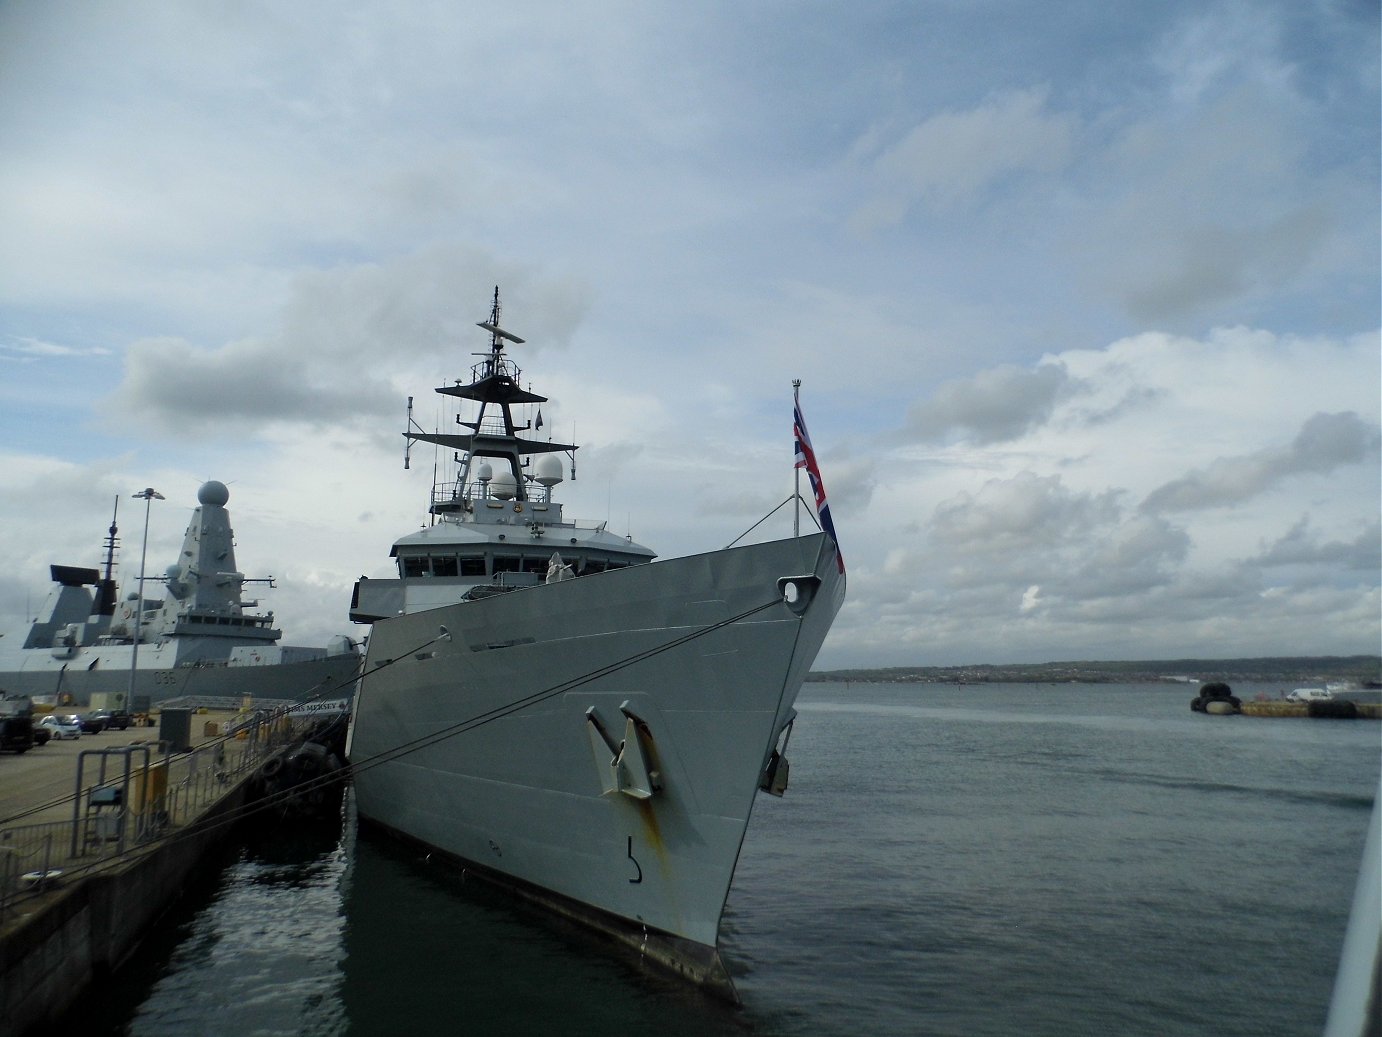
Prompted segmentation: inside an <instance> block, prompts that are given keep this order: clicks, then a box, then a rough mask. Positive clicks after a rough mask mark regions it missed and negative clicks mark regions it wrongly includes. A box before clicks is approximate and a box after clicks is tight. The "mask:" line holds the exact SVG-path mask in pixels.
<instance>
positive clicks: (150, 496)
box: [125, 486, 167, 710]
mask: <svg viewBox="0 0 1382 1037" xmlns="http://www.w3.org/2000/svg"><path fill="white" fill-rule="evenodd" d="M131 496H133V497H134V499H135V500H142V501H143V502H144V546H143V548H142V549H141V550H140V552H139V592H138V594H137V601H136V603H135V607H134V652H133V654H132V655H131V656H130V691H129V695H128V696H126V699H125V709H127V710H132V709H134V675H135V672H136V671H137V670H138V668H139V625H140V623H141V622H142V621H143V619H144V559H145V558H146V557H147V556H148V554H149V506H150V505H151V504H152V503H153V502H154V501H156V500H166V499H167V498H165V497H164V496H163V494H161V493H159V492H158V491H157V490H155V489H154V488H153V487H152V486H149V487H146V488H145V489H142V490H140V491H139V492H138V493H135V494H132V495H131Z"/></svg>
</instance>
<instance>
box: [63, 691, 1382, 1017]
mask: <svg viewBox="0 0 1382 1037" xmlns="http://www.w3.org/2000/svg"><path fill="white" fill-rule="evenodd" d="M1253 690H1255V689H1253V688H1248V687H1243V688H1235V692H1236V693H1238V694H1240V695H1243V696H1244V697H1251V694H1252V692H1253ZM1272 690H1273V691H1274V692H1275V691H1276V690H1279V689H1275V688H1274V689H1272ZM1193 693H1194V689H1193V688H1192V687H1188V686H1171V687H1167V686H1164V685H1154V686H1153V685H1138V686H1134V685H1065V686H1040V685H997V686H976V687H965V688H954V687H948V686H932V685H862V684H855V685H852V686H848V687H847V686H845V685H832V684H811V685H807V686H806V689H805V691H804V693H803V695H802V698H801V700H800V702H799V709H800V712H801V716H800V719H799V720H798V722H797V725H796V728H795V733H794V734H793V738H792V743H791V757H792V764H793V766H792V786H791V789H790V790H789V792H788V794H787V796H786V798H784V799H782V800H774V799H768V798H767V797H760V801H759V805H758V807H757V808H756V812H755V816H754V820H753V823H752V824H751V826H750V829H749V836H748V839H747V840H746V843H745V846H744V851H743V856H742V858H741V861H740V866H739V870H738V874H737V878H736V881H735V887H734V890H733V891H732V893H731V896H730V903H729V906H728V909H727V912H726V917H725V921H724V926H723V939H722V946H723V948H724V951H725V953H726V955H727V956H728V957H729V958H730V959H731V962H732V967H733V969H734V971H735V973H736V983H737V985H738V988H739V991H740V994H741V996H742V997H743V1000H744V1005H743V1006H742V1007H741V1008H738V1009H731V1008H727V1007H725V1006H722V1005H720V1004H718V1003H716V1002H713V1001H710V1000H707V999H706V998H704V997H702V996H700V995H699V994H697V993H696V992H694V991H691V990H688V989H686V988H684V987H682V986H680V985H678V984H676V983H674V982H670V981H668V980H665V979H664V978H662V977H661V976H660V975H659V974H657V973H654V972H648V971H646V970H644V969H642V968H641V967H640V966H639V964H638V962H637V961H636V960H633V959H631V958H630V957H629V956H627V955H625V954H624V953H623V952H621V951H618V950H615V949H611V948H609V947H607V946H606V945H605V944H603V943H602V942H601V941H599V940H598V939H596V938H593V937H589V936H587V935H586V934H585V933H584V932H582V931H579V930H575V929H571V928H569V927H567V926H565V925H564V924H560V923H555V922H552V921H550V920H549V919H547V918H546V917H545V916H542V915H538V914H534V913H532V912H531V911H529V910H527V909H524V908H521V907H517V906H515V905H514V904H513V903H512V902H511V901H509V900H507V899H506V898H504V897H502V896H501V895H498V894H496V893H494V892H493V891H491V890H489V889H487V888H484V887H480V886H477V885H475V884H474V883H473V882H472V883H470V884H467V883H466V882H465V881H464V880H463V879H462V878H461V877H460V876H459V875H458V874H457V873H455V872H452V871H449V870H447V869H445V868H443V867H440V866H437V865H435V864H433V863H432V862H430V861H428V860H425V859H423V858H422V857H421V855H419V854H417V853H415V852H412V851H410V850H405V849H402V848H400V847H398V846H396V845H395V844H393V843H390V842H387V841H380V840H377V839H375V838H370V837H367V836H359V835H357V833H356V831H355V827H354V823H353V818H352V817H351V815H350V813H349V804H348V803H347V805H346V810H345V812H344V816H343V819H342V820H341V821H339V822H337V823H335V824H334V825H333V824H328V825H316V826H302V825H298V826H294V827H291V828H288V829H276V830H273V831H268V832H262V833H258V834H256V835H254V836H253V837H252V838H250V839H249V841H248V842H247V843H246V844H245V845H243V846H242V847H240V848H239V849H238V851H237V852H236V853H235V854H234V855H231V856H229V857H227V859H226V860H225V862H224V866H223V867H220V868H213V869H211V871H210V873H209V874H208V876H207V881H206V884H205V886H204V888H200V889H195V888H194V889H191V890H189V891H188V893H187V896H186V897H185V898H184V900H183V903H182V905H181V906H180V907H179V909H178V910H177V911H175V912H173V914H172V915H170V916H169V918H168V919H167V921H166V923H165V925H164V926H163V927H162V929H161V930H160V932H159V933H158V934H157V935H156V936H155V937H154V938H153V939H151V940H150V941H149V942H148V944H147V945H146V946H145V947H144V948H143V949H142V950H141V952H140V953H139V954H138V955H137V956H136V959H135V960H134V961H132V962H131V963H130V965H129V967H127V968H126V969H125V970H124V971H123V972H122V973H121V974H120V975H119V976H118V977H117V978H116V980H115V981H113V982H112V983H110V984H107V985H105V987H103V988H102V989H101V990H98V991H96V992H94V993H93V997H92V998H91V999H89V1001H88V1002H86V1003H84V1005H83V1008H82V1010H81V1011H80V1012H79V1013H77V1014H76V1015H75V1016H74V1018H73V1019H72V1020H71V1021H70V1025H69V1026H68V1027H67V1032H72V1033H85V1034H98V1033H99V1034H112V1033H113V1034H132V1035H161V1034H168V1035H174V1034H176V1035H179V1037H181V1035H187V1034H235V1035H241V1034H265V1035H268V1034H323V1035H327V1034H329V1035H338V1034H357V1035H366V1034H368V1035H373V1034H418V1035H422V1034H434V1033H457V1034H468V1033H477V1034H478V1033H496V1032H500V1033H506V1034H529V1033H531V1034H544V1035H560V1034H592V1035H594V1034H600V1035H609V1034H613V1033H657V1034H659V1035H666V1037H683V1035H710V1034H724V1033H730V1034H735V1033H742V1034H755V1035H819V1034H841V1035H844V1034H849V1035H854V1034H873V1035H884V1034H909V1035H910V1034H917V1035H942V1034H944V1035H952V1034H953V1035H964V1037H982V1035H1017V1034H1021V1035H1024V1037H1026V1035H1052V1037H1055V1035H1061V1037H1066V1035H1071V1034H1120V1035H1148V1037H1153V1035H1155V1037H1178V1035H1205V1037H1209V1035H1214V1037H1234V1035H1243V1037H1267V1035H1276V1034H1280V1035H1300V1037H1314V1035H1317V1034H1318V1033H1319V1032H1320V1030H1321V1028H1322V1027H1323V1023H1324V1019H1325V1012H1326V1009H1327V1006H1328V1002H1329V997H1330V992H1331V987H1332V982H1333V976H1334V972H1335V969H1336V967H1337V964H1338V955H1339V949H1340V945H1341V942H1342V938H1343V931H1344V926H1345V924H1346V920H1347V915H1348V911H1349V907H1350V904H1351V899H1352V895H1353V887H1354V882H1355V878H1356V875H1357V870H1358V865H1359V861H1360V857H1361V853H1362V846H1363V838H1364V834H1365V830H1366V828H1367V824H1368V819H1369V813H1370V809H1371V804H1372V799H1373V795H1374V793H1375V791H1376V789H1377V782H1378V770H1379V764H1380V763H1382V735H1380V734H1379V732H1380V731H1382V725H1379V724H1378V723H1376V722H1361V721H1354V722H1349V721H1326V720H1285V719H1279V720H1267V719H1255V718H1246V717H1206V716H1204V715H1202V714H1195V713H1192V712H1191V711H1190V709H1189V700H1190V698H1191V697H1192V695H1193Z"/></svg>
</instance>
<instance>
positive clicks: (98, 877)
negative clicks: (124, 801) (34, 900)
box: [0, 774, 253, 1037]
mask: <svg viewBox="0 0 1382 1037" xmlns="http://www.w3.org/2000/svg"><path fill="white" fill-rule="evenodd" d="M252 780H253V777H252V774H250V775H246V776H245V777H243V778H242V779H241V780H240V781H239V782H238V783H237V784H235V785H234V786H232V787H231V788H230V789H228V790H227V792H226V793H225V795H224V796H223V797H221V798H220V799H219V800H217V802H216V803H214V804H213V805H212V806H210V807H209V808H208V809H207V810H206V811H205V812H204V813H203V814H202V815H201V816H200V817H199V818H198V819H197V821H196V822H195V823H194V824H192V825H189V826H187V827H186V828H184V829H180V830H178V831H177V832H175V833H172V834H170V835H168V836H167V837H165V838H163V839H161V840H159V841H158V842H157V843H156V844H154V845H153V846H151V847H150V848H149V849H147V850H140V851H139V852H138V853H136V854H135V855H132V857H131V859H129V860H128V861H125V862H123V863H121V864H119V865H118V866H115V867H110V868H106V869H103V870H101V871H99V872H97V873H95V874H92V875H90V876H86V877H83V878H80V879H78V880H77V881H75V882H74V883H73V884H72V885H71V886H70V888H66V889H59V890H57V891H55V892H52V893H50V894H47V895H46V897H45V902H44V904H43V905H42V907H41V909H39V910H35V911H34V912H33V913H32V914H31V915H30V916H29V917H28V918H27V919H25V920H24V921H23V922H22V923H21V924H19V925H16V926H12V927H11V928H10V929H9V930H8V931H7V932H5V933H4V935H3V937H0V1037H21V1035H29V1034H41V1033H45V1032H49V1031H50V1030H51V1028H52V1027H53V1026H54V1025H55V1024H56V1022H57V1020H58V1019H59V1018H60V1017H61V1016H62V1015H63V1013H65V1012H66V1011H67V1010H68V1009H70V1008H71V1007H72V1005H73V1003H74V1002H75V1001H76V1000H77V998H79V997H81V996H82V995H83V994H84V993H85V991H86V990H87V988H88V986H89V985H90V983H91V982H92V980H94V979H96V978H99V977H103V976H105V975H108V974H109V973H110V972H111V971H113V970H114V969H116V968H118V967H119V965H120V964H121V963H122V962H123V961H124V960H125V959H126V958H127V957H129V955H130V954H131V953H132V952H133V951H134V950H135V948H136V947H137V946H138V944H139V941H140V940H141V939H142V938H143V937H144V935H145V934H146V933H147V932H148V931H149V929H150V928H151V927H152V926H153V924H154V923H156V922H157V921H158V919H159V918H160V917H161V916H162V915H163V913H164V912H165V911H167V910H168V908H169V907H170V906H172V904H173V903H174V902H175V901H176V900H177V898H178V896H179V894H180V892H181V890H182V888H183V886H184V884H185V883H186V881H187V878H188V876H189V875H191V874H192V872H193V870H194V869H195V868H196V867H197V866H198V864H199V863H200V862H201V861H202V860H203V858H204V857H206V855H207V854H208V853H209V852H210V851H211V850H212V849H214V848H215V847H217V846H219V845H220V844H221V843H223V842H224V841H225V840H226V839H227V838H229V836H230V834H231V832H232V831H233V828H234V825H233V824H229V823H221V822H223V821H225V820H226V819H227V818H230V817H233V816H234V814H235V812H236V811H237V810H238V809H239V808H240V807H241V805H242V804H243V803H244V802H245V799H246V796H247V794H248V788H249V785H250V783H251V781H252ZM49 898H51V899H49Z"/></svg>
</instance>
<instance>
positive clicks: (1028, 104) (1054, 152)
mask: <svg viewBox="0 0 1382 1037" xmlns="http://www.w3.org/2000/svg"><path fill="white" fill-rule="evenodd" d="M1075 130H1076V119H1075V117H1074V116H1073V115H1069V114H1065V113H1053V112H1050V111H1048V110H1047V109H1046V91H1045V90H1044V89H1032V90H1023V91H1012V92H1008V93H1004V94H1000V95H997V96H994V97H992V98H990V99H989V101H988V102H986V103H985V104H982V105H979V106H977V107H975V108H972V109H970V110H968V111H960V112H956V111H950V112H941V113H940V114H937V115H933V116H931V117H930V118H928V119H926V120H925V121H924V122H922V123H920V124H918V125H917V126H915V127H913V128H912V129H911V130H910V131H909V132H908V133H907V134H906V135H904V136H903V137H902V138H901V139H900V140H898V141H897V142H896V143H894V144H893V145H891V146H890V147H888V148H886V149H885V150H883V151H882V152H881V153H880V154H879V155H878V156H877V157H876V158H875V159H874V162H873V170H874V172H875V174H876V175H877V176H878V177H879V178H880V179H881V180H882V181H883V183H884V185H885V186H884V187H883V188H882V190H881V192H880V194H879V195H878V196H877V197H876V198H874V199H873V200H871V201H870V202H868V203H866V204H865V205H864V206H863V207H862V208H861V210H860V211H859V212H858V213H857V214H856V215H855V217H854V221H853V222H854V223H855V225H856V226H858V227H860V228H862V229H867V228H869V227H874V226H887V225H890V224H894V223H897V222H900V221H901V220H902V219H903V218H904V217H905V216H906V214H907V212H908V210H910V209H911V207H912V205H913V203H914V202H916V201H926V202H929V203H930V204H932V205H934V206H939V207H948V206H952V205H958V204H962V203H967V202H969V201H970V200H971V199H972V198H974V197H975V196H976V195H978V194H980V193H982V192H983V191H984V190H986V189H988V188H989V187H990V186H991V185H992V184H994V183H996V182H998V181H1000V180H1002V179H1003V178H1005V177H1008V176H1012V175H1014V174H1018V173H1021V172H1029V171H1031V172H1049V171H1053V170H1057V169H1060V168H1061V167H1062V166H1064V165H1065V163H1066V162H1067V161H1069V157H1070V152H1071V150H1072V146H1073V140H1074V136H1075ZM870 136H872V135H870ZM868 146H871V140H870V142H868V143H867V144H865V143H864V142H861V147H868Z"/></svg>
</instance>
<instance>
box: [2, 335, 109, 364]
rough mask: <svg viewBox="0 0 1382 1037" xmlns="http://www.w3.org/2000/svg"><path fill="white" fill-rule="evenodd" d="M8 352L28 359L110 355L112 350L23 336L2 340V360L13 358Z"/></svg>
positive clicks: (22, 358) (21, 358)
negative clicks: (7, 340)
mask: <svg viewBox="0 0 1382 1037" xmlns="http://www.w3.org/2000/svg"><path fill="white" fill-rule="evenodd" d="M6 354H15V355H17V357H18V358H19V359H20V360H27V359H29V358H33V357H82V356H108V355H109V354H110V350H108V349H106V348H104V347H102V346H67V345H62V344H60V343H57V342H44V341H41V340H39V339H34V338H23V339H16V340H15V341H13V342H0V360H8V359H11V357H9V356H7V355H6Z"/></svg>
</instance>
